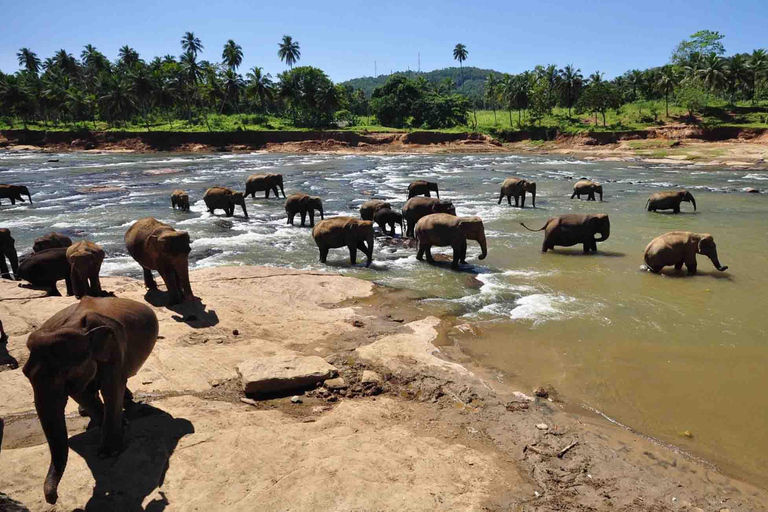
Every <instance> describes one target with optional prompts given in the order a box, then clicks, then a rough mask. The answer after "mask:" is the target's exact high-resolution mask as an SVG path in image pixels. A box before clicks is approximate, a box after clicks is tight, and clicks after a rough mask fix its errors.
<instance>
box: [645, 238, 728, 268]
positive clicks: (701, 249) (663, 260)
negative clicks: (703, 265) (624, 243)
mask: <svg viewBox="0 0 768 512" xmlns="http://www.w3.org/2000/svg"><path fill="white" fill-rule="evenodd" d="M697 254H702V255H704V256H706V257H707V258H709V259H710V260H712V264H713V265H714V266H715V268H716V269H717V270H719V271H720V272H725V271H726V270H728V267H726V266H722V265H720V260H719V259H718V257H717V245H715V240H714V239H713V238H712V235H710V234H709V233H691V232H689V231H671V232H669V233H665V234H663V235H661V236H657V237H656V238H654V239H653V240H651V243H649V244H648V245H647V246H646V247H645V254H644V256H643V258H644V259H645V264H646V265H647V266H648V269H649V270H651V271H652V272H656V273H658V272H661V269H662V268H664V267H666V266H671V265H674V266H675V269H676V270H680V269H682V268H683V265H685V266H686V267H687V268H688V273H689V274H691V275H693V274H695V273H696V255H697Z"/></svg>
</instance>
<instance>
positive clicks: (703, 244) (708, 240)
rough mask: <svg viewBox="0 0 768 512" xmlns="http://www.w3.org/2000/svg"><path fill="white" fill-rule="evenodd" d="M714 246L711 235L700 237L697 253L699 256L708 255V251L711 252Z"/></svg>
mask: <svg viewBox="0 0 768 512" xmlns="http://www.w3.org/2000/svg"><path fill="white" fill-rule="evenodd" d="M714 246H715V239H714V238H712V235H702V237H701V238H700V239H699V244H698V247H697V252H698V253H699V254H709V252H708V251H711V250H712V248H713V247H714Z"/></svg>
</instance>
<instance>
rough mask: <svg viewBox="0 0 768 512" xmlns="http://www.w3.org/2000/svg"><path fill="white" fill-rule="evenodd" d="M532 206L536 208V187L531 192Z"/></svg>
mask: <svg viewBox="0 0 768 512" xmlns="http://www.w3.org/2000/svg"><path fill="white" fill-rule="evenodd" d="M531 205H533V207H534V208H536V188H535V187H534V189H533V190H531Z"/></svg>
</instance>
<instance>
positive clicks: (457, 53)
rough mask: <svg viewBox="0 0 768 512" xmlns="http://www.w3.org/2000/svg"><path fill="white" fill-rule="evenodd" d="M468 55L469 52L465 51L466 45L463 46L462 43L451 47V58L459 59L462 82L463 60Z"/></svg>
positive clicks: (462, 79) (462, 80)
mask: <svg viewBox="0 0 768 512" xmlns="http://www.w3.org/2000/svg"><path fill="white" fill-rule="evenodd" d="M468 55H469V52H468V51H467V47H466V46H464V45H463V44H461V43H459V44H457V45H456V46H454V47H453V60H457V61H459V66H460V67H461V82H462V83H464V61H465V60H467V56H468ZM459 87H461V86H459Z"/></svg>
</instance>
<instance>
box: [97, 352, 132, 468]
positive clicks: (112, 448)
mask: <svg viewBox="0 0 768 512" xmlns="http://www.w3.org/2000/svg"><path fill="white" fill-rule="evenodd" d="M99 371H100V373H101V372H102V371H103V374H102V375H101V394H102V396H103V397H104V420H103V423H102V425H101V444H100V446H99V449H98V455H99V456H100V457H109V456H112V455H115V454H117V453H119V452H120V450H122V448H123V401H124V399H125V385H126V379H125V377H124V376H123V369H122V368H120V366H119V365H117V364H111V365H108V366H106V367H103V368H100V369H99Z"/></svg>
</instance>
